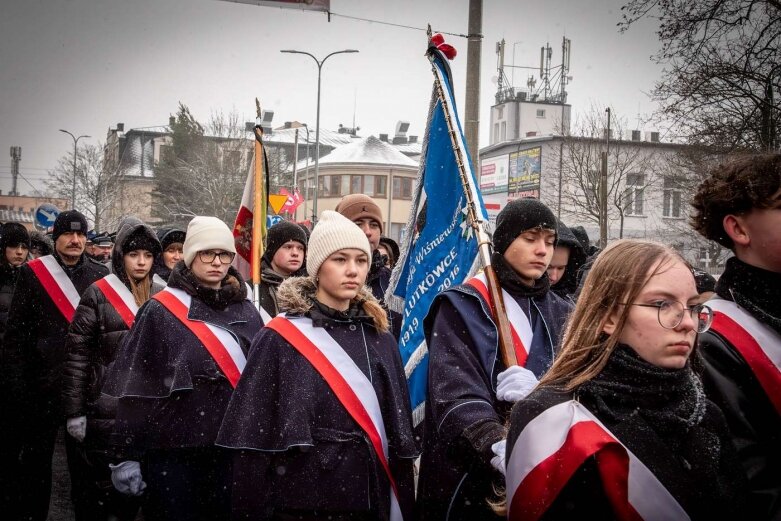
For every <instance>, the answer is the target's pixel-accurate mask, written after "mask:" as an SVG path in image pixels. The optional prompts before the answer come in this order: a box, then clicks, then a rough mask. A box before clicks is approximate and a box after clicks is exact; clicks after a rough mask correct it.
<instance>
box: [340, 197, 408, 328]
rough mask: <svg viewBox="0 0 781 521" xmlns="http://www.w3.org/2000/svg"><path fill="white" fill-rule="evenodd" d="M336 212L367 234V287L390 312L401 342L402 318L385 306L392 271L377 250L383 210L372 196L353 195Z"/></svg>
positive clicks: (390, 317)
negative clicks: (369, 248) (368, 251)
mask: <svg viewBox="0 0 781 521" xmlns="http://www.w3.org/2000/svg"><path fill="white" fill-rule="evenodd" d="M336 211H337V212H339V213H340V214H342V215H344V216H345V217H347V218H348V219H350V220H351V221H352V222H354V223H355V224H357V225H358V227H359V228H360V229H361V230H363V233H364V234H366V238H367V239H369V245H370V246H371V249H372V258H371V265H370V266H369V276H368V277H367V278H366V285H367V286H369V288H371V290H372V295H374V298H376V299H377V300H379V301H380V304H381V305H382V307H383V308H385V310H386V311H388V321H389V322H390V328H391V332H392V333H393V336H395V337H396V339H397V340H398V338H399V334H400V333H401V322H402V317H401V314H400V313H397V312H395V311H390V310H388V308H387V306H386V305H385V292H386V291H388V284H389V283H390V276H391V270H390V269H389V268H388V267H387V266H386V265H385V256H384V255H382V253H381V252H380V251H379V250H378V249H377V248H378V247H379V245H380V237H382V211H380V207H379V206H377V203H375V202H374V201H373V200H372V198H371V197H369V196H368V195H363V194H350V195H346V196H344V197H342V200H341V201H339V204H337V205H336Z"/></svg>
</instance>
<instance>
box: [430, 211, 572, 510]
mask: <svg viewBox="0 0 781 521" xmlns="http://www.w3.org/2000/svg"><path fill="white" fill-rule="evenodd" d="M556 230H557V221H556V217H555V216H554V215H553V212H551V211H550V209H549V208H548V207H547V206H545V205H544V204H543V203H541V202H540V201H538V200H536V199H517V200H515V201H511V202H510V203H508V204H507V206H506V207H505V208H504V209H503V210H502V211H501V212H500V213H499V215H498V217H497V220H496V231H495V233H494V238H493V239H494V241H493V242H494V248H495V251H494V254H493V258H492V259H491V263H492V265H493V266H494V269H495V271H496V274H497V276H498V279H499V283H500V285H501V287H502V294H503V299H504V304H505V306H506V308H507V314H508V318H509V321H510V324H511V329H512V336H513V344H514V347H515V352H516V358H517V360H518V364H519V365H517V366H513V367H510V368H507V367H505V366H504V364H503V363H502V361H501V357H500V356H498V353H497V346H498V333H497V327H496V325H495V322H494V318H493V315H492V310H491V306H490V304H489V302H490V299H489V298H488V292H487V289H486V282H485V278H484V277H483V275H478V276H477V277H474V278H472V279H470V280H469V281H467V283H466V284H463V285H460V286H456V287H454V288H451V289H449V290H446V291H444V292H442V293H441V294H439V295H438V296H437V297H436V298H435V300H434V302H433V304H432V306H431V309H430V311H429V313H428V315H427V317H426V320H425V322H424V327H425V332H426V342H427V344H428V349H429V357H430V358H429V364H430V365H429V379H428V382H429V384H428V397H427V399H426V413H425V419H424V428H425V434H424V438H423V443H424V446H423V456H422V459H421V465H420V483H419V488H418V499H419V501H418V508H419V511H420V518H421V519H451V520H452V519H464V520H467V519H486V518H491V517H493V515H494V514H493V513H492V512H491V508H490V507H489V505H488V502H487V500H488V499H489V498H490V497H491V496H492V495H493V491H494V488H493V484H494V483H496V482H500V481H501V474H499V471H498V467H499V465H497V464H495V463H494V462H492V459H494V458H495V454H494V452H493V450H492V445H494V444H495V443H497V442H500V441H501V440H502V439H504V437H505V427H504V422H505V420H506V418H507V416H508V414H509V410H510V408H511V407H512V404H513V403H515V402H516V401H517V400H519V399H520V398H522V397H523V396H525V394H527V393H528V392H529V391H530V390H531V389H532V388H533V387H534V386H535V385H536V383H537V378H539V377H540V376H542V374H543V373H544V372H545V371H546V370H547V369H548V368H549V367H550V365H551V363H553V359H554V356H555V353H556V350H557V349H558V345H559V340H560V338H561V335H562V333H563V330H564V324H565V322H566V319H567V315H568V314H569V311H570V308H571V304H569V303H568V302H566V301H564V300H563V299H561V298H560V297H558V296H557V295H555V294H554V293H553V292H551V291H549V289H550V283H549V281H548V277H547V274H546V270H547V268H548V264H549V262H550V260H551V257H552V256H553V249H554V246H555V243H556V237H557V235H556V234H557V232H556ZM497 461H498V460H497Z"/></svg>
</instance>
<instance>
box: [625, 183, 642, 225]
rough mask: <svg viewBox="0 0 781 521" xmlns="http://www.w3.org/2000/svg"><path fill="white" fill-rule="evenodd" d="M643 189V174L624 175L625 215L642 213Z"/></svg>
mask: <svg viewBox="0 0 781 521" xmlns="http://www.w3.org/2000/svg"><path fill="white" fill-rule="evenodd" d="M644 189H645V176H644V175H643V174H627V175H626V191H625V192H624V197H625V201H626V206H625V209H626V215H643V190H644Z"/></svg>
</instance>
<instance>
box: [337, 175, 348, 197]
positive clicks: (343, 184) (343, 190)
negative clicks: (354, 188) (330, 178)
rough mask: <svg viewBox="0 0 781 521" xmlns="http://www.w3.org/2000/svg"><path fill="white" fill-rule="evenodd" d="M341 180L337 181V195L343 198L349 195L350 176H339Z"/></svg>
mask: <svg viewBox="0 0 781 521" xmlns="http://www.w3.org/2000/svg"><path fill="white" fill-rule="evenodd" d="M340 177H341V180H340V181H339V195H341V196H342V197H344V196H345V195H349V194H350V176H349V175H343V176H340Z"/></svg>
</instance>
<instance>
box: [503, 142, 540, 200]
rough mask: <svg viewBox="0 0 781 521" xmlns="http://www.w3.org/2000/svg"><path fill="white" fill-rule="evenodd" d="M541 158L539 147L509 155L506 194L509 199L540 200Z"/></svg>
mask: <svg viewBox="0 0 781 521" xmlns="http://www.w3.org/2000/svg"><path fill="white" fill-rule="evenodd" d="M541 157H542V148H541V147H535V148H530V149H528V150H519V151H518V152H513V153H512V154H510V174H509V176H510V179H509V182H508V188H507V192H508V196H509V197H510V198H511V199H521V198H524V197H534V198H535V199H539V198H540V167H541V162H540V159H541Z"/></svg>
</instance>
